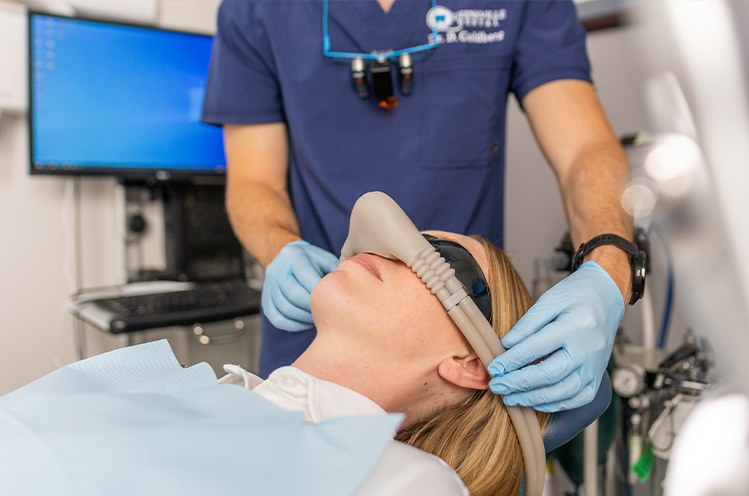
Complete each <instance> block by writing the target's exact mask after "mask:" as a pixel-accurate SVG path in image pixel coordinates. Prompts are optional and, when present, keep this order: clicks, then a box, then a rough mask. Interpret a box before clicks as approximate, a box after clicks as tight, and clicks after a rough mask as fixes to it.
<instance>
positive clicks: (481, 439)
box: [396, 236, 548, 496]
mask: <svg viewBox="0 0 749 496" xmlns="http://www.w3.org/2000/svg"><path fill="white" fill-rule="evenodd" d="M474 238H475V239H477V240H478V241H479V242H480V243H481V244H482V246H483V247H484V250H485V251H486V255H487V259H488V262H489V274H488V276H489V277H488V279H489V285H490V290H491V294H492V326H493V327H494V329H495V331H496V332H497V335H498V336H500V337H502V336H504V335H505V333H507V331H509V330H510V328H511V327H512V326H513V324H515V322H516V321H517V320H518V319H519V318H520V317H521V316H522V315H523V314H524V313H525V312H526V310H528V308H529V307H530V305H531V297H530V295H529V294H528V290H527V289H526V287H525V285H524V284H523V281H522V280H521V279H520V276H519V275H518V273H517V272H516V271H515V268H514V267H513V266H512V263H511V262H510V260H509V258H507V255H505V253H504V252H503V251H502V250H500V249H499V248H497V247H496V246H494V245H493V244H492V243H490V242H489V241H487V240H485V239H483V238H481V237H478V236H475V237H474ZM537 415H538V418H539V422H541V426H542V428H543V427H545V425H546V422H547V420H548V415H547V414H544V413H540V412H538V413H537ZM396 439H397V440H398V441H402V442H404V443H406V444H410V445H411V446H414V447H416V448H419V449H421V450H423V451H426V452H429V453H432V454H434V455H436V456H438V457H440V458H442V459H443V460H444V461H445V462H446V463H447V464H448V465H450V466H451V467H453V468H454V469H455V471H456V472H457V473H458V475H459V476H460V478H461V479H462V480H463V483H464V484H465V485H466V486H467V487H468V490H469V491H470V492H471V494H472V495H473V496H481V495H490V494H491V495H505V494H506V495H515V494H519V493H520V484H521V480H522V474H523V466H524V465H523V455H522V452H521V451H520V444H519V443H518V439H517V436H516V435H515V429H514V428H513V426H512V421H511V420H510V417H509V415H508V413H507V409H506V408H505V406H504V404H503V403H502V398H501V397H500V396H497V395H495V394H494V393H492V392H491V391H490V390H483V391H475V392H474V393H473V394H472V395H471V396H470V397H469V398H468V399H466V400H464V401H463V402H461V403H459V404H456V405H452V406H448V407H447V408H444V409H442V410H440V411H437V412H435V413H434V414H433V415H432V416H430V417H427V418H424V419H420V420H418V421H416V422H414V423H412V424H410V425H408V426H406V427H405V428H404V429H403V430H401V431H400V432H399V433H398V434H397V436H396Z"/></svg>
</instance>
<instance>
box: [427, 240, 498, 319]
mask: <svg viewBox="0 0 749 496" xmlns="http://www.w3.org/2000/svg"><path fill="white" fill-rule="evenodd" d="M422 236H424V238H425V239H426V240H427V241H429V244H431V245H432V246H434V248H435V249H436V250H437V251H438V252H439V254H440V255H441V256H442V258H444V259H445V261H446V262H447V263H449V264H450V267H452V268H453V270H455V277H457V278H458V280H459V281H460V282H461V284H463V286H464V287H465V289H466V293H468V296H470V297H471V299H472V300H473V302H474V303H475V304H476V306H477V307H478V308H479V310H481V313H482V314H484V317H486V320H487V322H489V323H490V324H491V322H492V297H491V293H490V292H489V284H488V283H487V282H486V277H485V276H484V272H483V271H482V270H481V266H480V265H479V263H478V262H477V261H476V259H475V258H473V255H471V253H470V252H469V251H468V250H466V249H465V248H463V246H461V245H460V244H458V243H456V242H454V241H449V240H447V239H441V238H437V237H435V236H431V235H429V234H423V235H422Z"/></svg>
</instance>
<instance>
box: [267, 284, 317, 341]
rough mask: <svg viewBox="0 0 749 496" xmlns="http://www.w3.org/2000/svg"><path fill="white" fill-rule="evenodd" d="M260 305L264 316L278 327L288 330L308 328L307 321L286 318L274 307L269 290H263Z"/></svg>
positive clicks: (295, 330)
mask: <svg viewBox="0 0 749 496" xmlns="http://www.w3.org/2000/svg"><path fill="white" fill-rule="evenodd" d="M260 305H261V307H262V310H263V313H264V314H265V317H266V318H267V319H268V320H269V321H270V323H271V324H273V325H274V326H275V327H277V328H278V329H282V330H284V331H290V332H299V331H304V330H305V329H309V328H310V327H312V326H311V324H310V323H308V322H299V321H296V320H293V319H288V318H286V317H285V316H284V315H282V314H281V312H279V311H278V309H276V307H275V305H274V304H273V300H272V298H271V296H270V291H267V292H266V291H263V293H262V294H261V297H260Z"/></svg>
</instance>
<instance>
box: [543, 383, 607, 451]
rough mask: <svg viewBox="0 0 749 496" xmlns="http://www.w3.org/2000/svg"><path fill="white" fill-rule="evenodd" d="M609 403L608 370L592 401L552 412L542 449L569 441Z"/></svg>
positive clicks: (555, 446) (551, 447) (598, 415)
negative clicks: (562, 410) (573, 407)
mask: <svg viewBox="0 0 749 496" xmlns="http://www.w3.org/2000/svg"><path fill="white" fill-rule="evenodd" d="M609 403H611V379H610V378H609V374H608V372H606V373H604V375H603V379H601V387H599V388H598V393H597V394H596V397H595V398H593V401H591V402H590V403H588V404H587V405H585V406H581V407H580V408H575V409H574V410H567V411H565V412H556V413H552V414H551V417H550V418H549V424H548V425H547V426H546V430H545V431H544V450H545V451H546V453H550V452H551V451H553V450H555V449H557V448H559V447H560V446H562V445H563V444H566V443H568V442H569V441H571V440H572V439H573V438H574V437H575V436H577V435H578V434H579V433H580V432H582V430H583V429H585V428H586V427H587V426H588V425H590V424H591V423H592V422H593V421H594V420H596V419H597V418H598V417H600V416H601V415H602V414H603V412H604V411H606V409H607V408H608V407H609Z"/></svg>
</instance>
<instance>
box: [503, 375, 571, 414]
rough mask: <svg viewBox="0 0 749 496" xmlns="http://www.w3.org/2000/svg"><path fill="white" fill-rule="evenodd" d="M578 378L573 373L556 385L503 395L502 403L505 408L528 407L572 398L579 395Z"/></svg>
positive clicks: (549, 384) (550, 384)
mask: <svg viewBox="0 0 749 496" xmlns="http://www.w3.org/2000/svg"><path fill="white" fill-rule="evenodd" d="M580 390H581V381H580V376H579V375H578V374H577V373H576V372H573V373H571V374H568V375H567V376H565V377H564V378H563V379H562V380H560V381H559V382H556V383H548V384H547V385H545V386H542V387H539V388H536V389H531V390H529V391H525V392H519V393H511V394H506V395H504V398H503V400H504V403H505V405H507V406H517V405H521V406H530V407H534V408H535V407H536V406H538V405H546V404H549V403H556V402H560V401H565V400H568V399H570V398H574V397H575V396H577V394H578V393H580Z"/></svg>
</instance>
